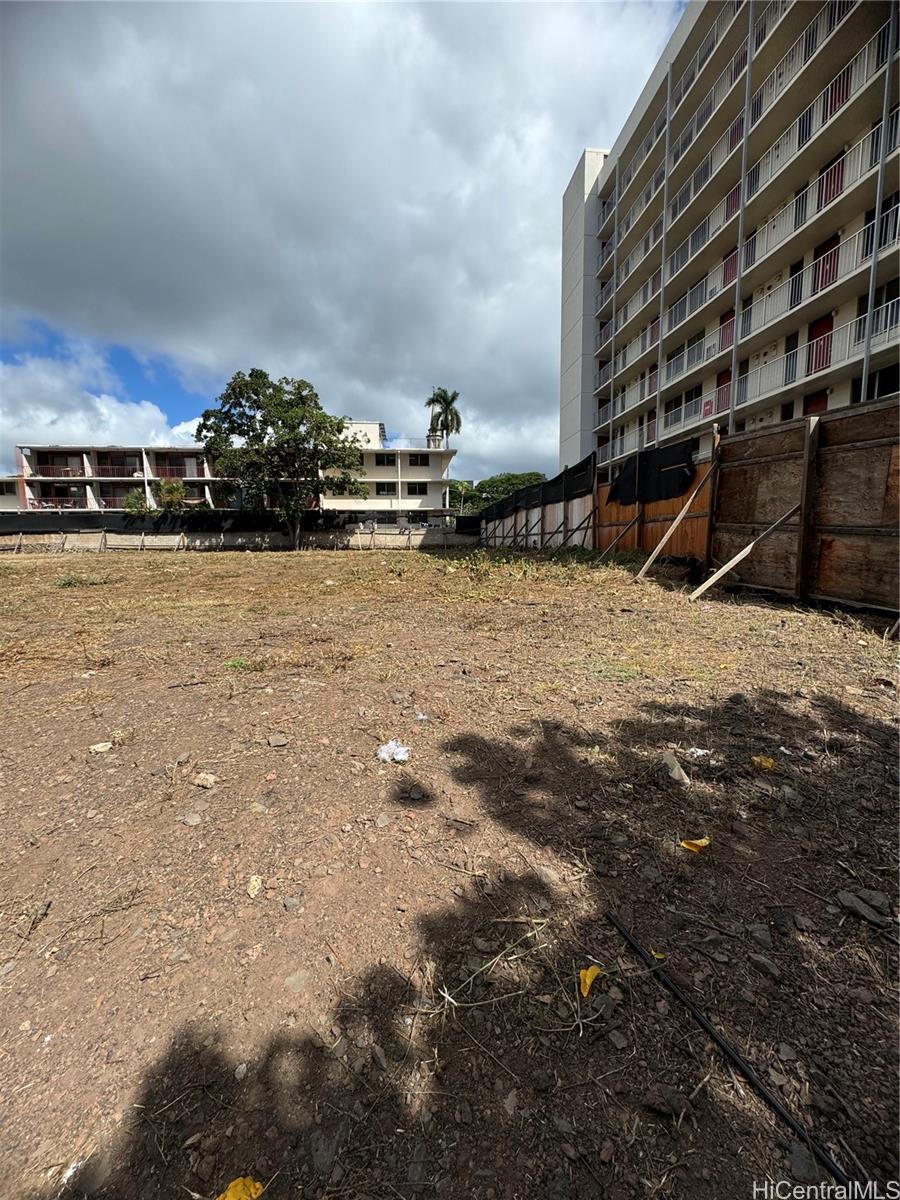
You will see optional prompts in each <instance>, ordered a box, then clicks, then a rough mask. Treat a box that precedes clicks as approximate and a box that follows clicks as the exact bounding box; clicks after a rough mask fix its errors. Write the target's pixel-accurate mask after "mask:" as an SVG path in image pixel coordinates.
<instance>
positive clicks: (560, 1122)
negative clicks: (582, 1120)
mask: <svg viewBox="0 0 900 1200" xmlns="http://www.w3.org/2000/svg"><path fill="white" fill-rule="evenodd" d="M553 1128H554V1129H555V1130H556V1132H557V1133H574V1132H575V1126H574V1125H573V1124H572V1122H571V1121H567V1120H566V1118H565V1117H560V1116H557V1115H556V1113H554V1114H553Z"/></svg>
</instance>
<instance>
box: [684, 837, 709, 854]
mask: <svg viewBox="0 0 900 1200" xmlns="http://www.w3.org/2000/svg"><path fill="white" fill-rule="evenodd" d="M681 844H682V846H683V847H684V849H685V850H690V851H691V852H692V853H693V854H699V853H700V851H701V850H704V849H705V848H706V847H707V846H708V845H709V838H708V837H702V838H682V839H681Z"/></svg>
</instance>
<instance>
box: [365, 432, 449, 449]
mask: <svg viewBox="0 0 900 1200" xmlns="http://www.w3.org/2000/svg"><path fill="white" fill-rule="evenodd" d="M375 449H376V450H378V449H381V450H444V449H446V447H445V446H444V439H443V437H442V435H441V434H439V433H430V434H429V435H428V437H423V438H409V437H387V438H385V439H384V440H383V441H382V443H381V446H380V447H377V446H376V447H375Z"/></svg>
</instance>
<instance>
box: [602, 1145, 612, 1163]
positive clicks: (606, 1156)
mask: <svg viewBox="0 0 900 1200" xmlns="http://www.w3.org/2000/svg"><path fill="white" fill-rule="evenodd" d="M615 1152H616V1148H615V1146H614V1145H613V1144H612V1142H604V1143H603V1145H602V1146H601V1147H600V1161H601V1162H602V1163H608V1162H612V1159H613V1155H614V1154H615Z"/></svg>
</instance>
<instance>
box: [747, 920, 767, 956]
mask: <svg viewBox="0 0 900 1200" xmlns="http://www.w3.org/2000/svg"><path fill="white" fill-rule="evenodd" d="M747 932H748V933H749V934H750V938H751V940H752V941H754V942H756V944H757V946H762V948H763V949H764V950H771V949H772V944H773V943H772V935H771V933H770V932H769V927H768V925H751V926H750V927H749V929H748V931H747Z"/></svg>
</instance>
